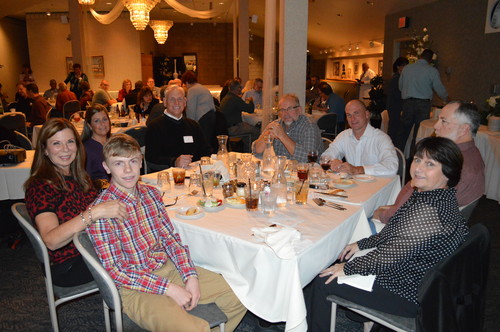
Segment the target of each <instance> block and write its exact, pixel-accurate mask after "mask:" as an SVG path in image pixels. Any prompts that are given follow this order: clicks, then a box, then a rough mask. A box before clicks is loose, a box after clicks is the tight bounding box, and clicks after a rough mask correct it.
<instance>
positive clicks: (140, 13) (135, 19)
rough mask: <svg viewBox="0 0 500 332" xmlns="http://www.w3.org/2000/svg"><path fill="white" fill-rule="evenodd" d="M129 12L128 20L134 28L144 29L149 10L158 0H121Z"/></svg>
mask: <svg viewBox="0 0 500 332" xmlns="http://www.w3.org/2000/svg"><path fill="white" fill-rule="evenodd" d="M122 2H123V4H124V5H125V7H127V9H128V11H129V12H130V21H132V25H133V26H134V28H135V29H136V30H144V29H146V26H147V25H148V22H149V12H150V11H151V9H153V8H154V6H156V4H157V3H158V2H160V0H122Z"/></svg>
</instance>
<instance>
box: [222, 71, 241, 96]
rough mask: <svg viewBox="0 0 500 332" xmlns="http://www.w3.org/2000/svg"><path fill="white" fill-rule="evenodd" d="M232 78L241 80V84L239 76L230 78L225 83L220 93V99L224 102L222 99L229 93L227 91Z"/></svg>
mask: <svg viewBox="0 0 500 332" xmlns="http://www.w3.org/2000/svg"><path fill="white" fill-rule="evenodd" d="M232 80H235V81H238V82H240V84H241V78H239V77H235V78H233V79H229V80H227V81H226V82H225V83H224V85H223V86H222V90H221V92H220V95H219V100H220V101H221V102H222V99H224V97H225V96H226V95H227V93H228V92H229V83H231V81H232Z"/></svg>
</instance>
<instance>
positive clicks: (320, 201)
mask: <svg viewBox="0 0 500 332" xmlns="http://www.w3.org/2000/svg"><path fill="white" fill-rule="evenodd" d="M313 202H314V203H316V204H317V205H318V206H323V205H325V206H328V207H331V208H333V209H336V210H340V211H344V210H346V208H345V207H343V206H342V205H340V204H336V203H332V202H327V201H325V200H324V199H322V198H319V197H317V198H313Z"/></svg>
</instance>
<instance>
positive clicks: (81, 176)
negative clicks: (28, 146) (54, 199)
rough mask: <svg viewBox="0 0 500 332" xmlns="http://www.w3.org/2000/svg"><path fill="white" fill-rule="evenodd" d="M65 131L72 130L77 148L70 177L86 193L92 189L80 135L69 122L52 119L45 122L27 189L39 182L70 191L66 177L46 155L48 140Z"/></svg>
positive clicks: (26, 185)
mask: <svg viewBox="0 0 500 332" xmlns="http://www.w3.org/2000/svg"><path fill="white" fill-rule="evenodd" d="M64 129H70V130H71V131H72V132H73V135H74V136H75V142H76V147H77V150H76V157H75V160H73V162H72V163H71V165H70V176H71V177H72V178H73V179H74V180H76V182H78V184H79V185H80V186H81V187H82V189H83V191H84V192H87V191H88V190H89V189H91V188H92V182H91V180H90V177H89V175H88V174H87V172H86V171H85V164H84V163H85V148H84V147H83V144H82V141H81V140H80V135H78V132H77V131H76V129H75V127H74V126H73V125H72V124H71V122H69V121H68V120H66V119H64V118H52V119H49V120H47V122H45V124H44V125H43V127H42V130H41V131H40V135H39V138H38V142H37V145H36V148H35V157H34V160H33V164H32V165H31V173H30V174H31V175H30V178H29V179H28V180H27V181H26V182H25V183H24V188H25V189H26V188H27V187H28V186H29V185H30V184H31V183H32V182H34V181H37V180H39V181H45V182H48V183H50V184H53V185H55V186H56V188H58V189H59V190H68V187H67V185H66V181H65V180H64V175H63V174H62V172H60V171H59V170H58V169H57V167H56V166H55V165H54V164H53V163H52V161H51V160H50V158H49V157H48V156H47V155H46V154H45V151H46V149H47V141H48V139H49V138H51V137H52V136H54V135H55V134H57V133H58V132H60V131H62V130H64Z"/></svg>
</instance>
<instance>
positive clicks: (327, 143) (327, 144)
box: [321, 137, 333, 150]
mask: <svg viewBox="0 0 500 332" xmlns="http://www.w3.org/2000/svg"><path fill="white" fill-rule="evenodd" d="M321 139H322V140H323V147H324V149H325V150H326V149H328V148H329V147H330V144H332V142H333V141H332V140H331V139H329V138H326V137H321Z"/></svg>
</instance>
